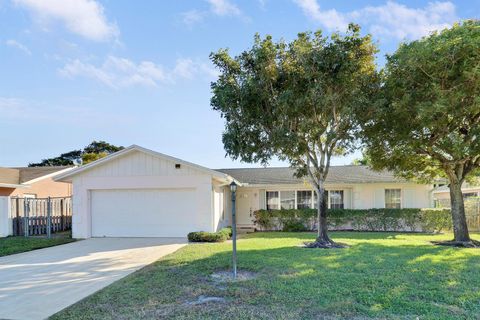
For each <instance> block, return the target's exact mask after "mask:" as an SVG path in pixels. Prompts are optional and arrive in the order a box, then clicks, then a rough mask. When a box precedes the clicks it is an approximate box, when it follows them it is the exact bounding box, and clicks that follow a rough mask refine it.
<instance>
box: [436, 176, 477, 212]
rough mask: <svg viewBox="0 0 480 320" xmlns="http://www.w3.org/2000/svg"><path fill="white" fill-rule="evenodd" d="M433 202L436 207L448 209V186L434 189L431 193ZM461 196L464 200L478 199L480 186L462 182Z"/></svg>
mask: <svg viewBox="0 0 480 320" xmlns="http://www.w3.org/2000/svg"><path fill="white" fill-rule="evenodd" d="M432 194H433V200H434V202H435V205H436V206H439V207H448V206H450V188H449V187H448V185H443V186H439V187H437V188H435V189H434V190H433V191H432ZM462 194H463V198H464V199H465V200H467V199H472V198H479V197H480V186H479V185H477V184H471V183H468V182H464V183H463V185H462Z"/></svg>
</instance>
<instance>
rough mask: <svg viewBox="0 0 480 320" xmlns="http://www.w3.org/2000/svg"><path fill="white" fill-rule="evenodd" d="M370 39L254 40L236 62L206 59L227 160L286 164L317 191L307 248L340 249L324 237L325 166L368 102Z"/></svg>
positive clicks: (351, 138) (347, 144)
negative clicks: (314, 229)
mask: <svg viewBox="0 0 480 320" xmlns="http://www.w3.org/2000/svg"><path fill="white" fill-rule="evenodd" d="M376 51H377V49H376V47H375V45H374V44H373V43H372V41H371V38H370V36H365V37H362V36H360V28H359V27H358V26H356V25H350V26H349V28H348V31H347V33H346V34H345V35H343V36H342V35H340V34H337V33H334V34H333V35H332V36H331V37H330V38H328V37H324V36H323V35H322V33H321V32H320V31H318V32H316V33H314V34H312V33H310V32H306V33H300V34H298V37H297V38H296V39H295V40H294V41H292V42H290V43H288V44H287V43H285V42H284V41H279V42H277V43H275V42H274V41H273V40H272V37H271V36H267V37H265V38H264V39H261V38H260V36H259V35H258V34H257V35H256V36H255V42H254V45H253V47H252V48H251V49H249V50H247V51H244V52H243V53H242V54H241V55H239V56H237V57H234V58H232V57H230V55H229V53H228V50H225V49H223V50H219V51H218V52H217V53H212V54H211V59H212V61H213V63H214V64H215V65H216V66H217V67H218V68H219V69H220V76H219V78H218V80H217V81H216V82H214V83H212V91H213V97H212V99H211V105H212V107H213V109H214V110H217V111H219V112H220V113H221V116H222V117H223V118H224V119H225V122H226V123H225V132H224V134H223V144H224V147H225V150H226V153H227V154H228V155H229V156H230V157H232V158H233V159H240V160H242V161H244V162H249V163H252V162H260V163H262V164H264V165H266V164H268V161H269V160H270V159H271V158H272V157H275V156H276V157H278V158H280V159H282V160H287V161H289V163H290V165H291V166H292V167H293V168H294V169H295V172H296V175H297V176H298V177H303V176H308V177H309V179H310V182H311V183H312V186H313V187H314V189H315V190H316V194H317V195H318V196H317V202H316V203H317V210H318V217H317V220H318V235H317V239H316V241H315V242H314V243H312V244H311V246H312V247H322V248H330V247H336V246H339V244H336V243H335V242H333V241H332V240H331V239H330V238H329V236H328V233H327V199H326V196H325V180H326V178H327V176H328V171H329V167H330V159H331V157H332V156H333V155H343V154H346V153H348V152H350V151H351V150H353V148H354V145H355V140H356V139H355V137H356V133H357V128H358V125H357V123H356V117H355V113H354V112H353V110H357V109H358V110H357V111H358V112H361V108H359V106H366V105H368V104H369V101H370V100H371V98H372V97H373V96H374V94H373V93H374V91H375V90H374V89H375V83H376V82H377V79H378V77H377V74H376V69H375V64H374V54H375V53H376Z"/></svg>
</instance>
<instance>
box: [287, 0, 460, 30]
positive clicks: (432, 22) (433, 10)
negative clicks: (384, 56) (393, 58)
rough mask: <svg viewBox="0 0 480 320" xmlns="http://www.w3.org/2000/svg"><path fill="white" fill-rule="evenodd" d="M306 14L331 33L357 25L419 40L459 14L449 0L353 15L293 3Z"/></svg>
mask: <svg viewBox="0 0 480 320" xmlns="http://www.w3.org/2000/svg"><path fill="white" fill-rule="evenodd" d="M294 1H295V3H296V4H297V5H298V6H299V7H300V8H301V9H302V10H303V12H304V14H305V15H306V16H308V17H310V18H311V19H313V20H315V21H317V22H318V23H320V24H321V25H323V26H324V27H325V28H326V29H328V30H330V31H331V30H340V31H342V30H344V29H345V27H346V26H347V23H348V22H355V23H359V24H360V25H362V26H363V27H364V28H366V29H368V30H369V31H370V32H371V33H373V34H375V35H380V36H386V37H394V38H396V39H405V38H407V39H418V38H420V37H422V36H425V35H428V34H429V33H430V32H432V31H435V30H441V29H444V28H446V27H449V26H450V25H451V24H452V23H453V22H455V20H457V19H458V18H457V15H456V11H455V5H454V4H453V3H451V2H449V1H445V2H438V1H437V2H430V3H428V4H427V5H426V6H425V7H424V8H411V7H407V6H406V5H403V4H399V3H397V2H394V1H387V2H386V3H385V4H384V5H379V6H367V7H364V8H361V9H359V10H355V11H351V12H345V13H342V12H338V11H336V10H335V9H330V10H325V11H324V10H321V8H320V5H319V4H318V2H317V0H294Z"/></svg>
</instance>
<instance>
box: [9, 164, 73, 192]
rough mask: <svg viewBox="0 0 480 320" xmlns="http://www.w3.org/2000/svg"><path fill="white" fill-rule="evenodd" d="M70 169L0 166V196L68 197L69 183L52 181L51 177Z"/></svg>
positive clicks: (61, 167)
mask: <svg viewBox="0 0 480 320" xmlns="http://www.w3.org/2000/svg"><path fill="white" fill-rule="evenodd" d="M72 169H73V167H72V166H58V167H21V168H1V167H0V197H1V196H10V197H22V198H23V197H26V198H46V197H69V196H71V195H72V188H71V186H70V184H66V183H61V182H57V181H54V180H53V178H54V177H55V176H57V175H60V174H62V173H66V172H68V171H70V170H72Z"/></svg>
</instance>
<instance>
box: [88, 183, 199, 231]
mask: <svg viewBox="0 0 480 320" xmlns="http://www.w3.org/2000/svg"><path fill="white" fill-rule="evenodd" d="M140 208H141V209H140ZM139 209H140V210H139ZM91 215H92V237H184V236H185V235H186V234H187V233H188V232H190V231H191V230H193V229H197V228H200V227H201V226H200V225H198V219H196V215H195V189H177V190H168V189H167V190H162V189H146V190H145V189H126V190H94V191H92V193H91Z"/></svg>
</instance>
